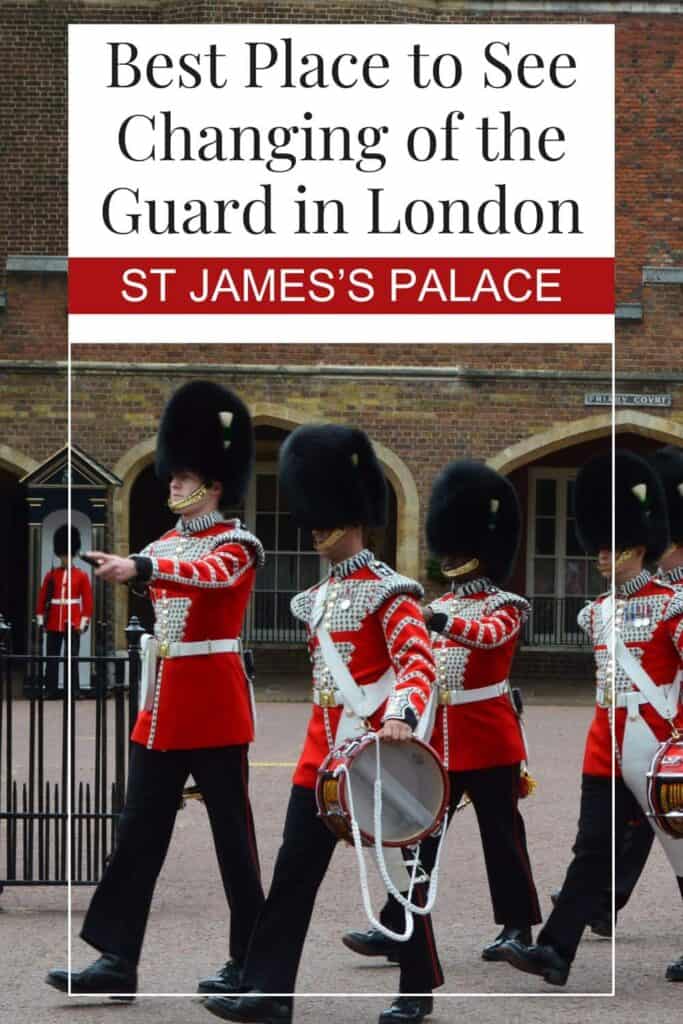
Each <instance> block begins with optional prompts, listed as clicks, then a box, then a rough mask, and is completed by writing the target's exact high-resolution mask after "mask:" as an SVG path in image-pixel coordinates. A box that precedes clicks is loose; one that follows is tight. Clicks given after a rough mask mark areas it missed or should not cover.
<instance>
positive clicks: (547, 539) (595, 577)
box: [526, 469, 605, 646]
mask: <svg viewBox="0 0 683 1024" xmlns="http://www.w3.org/2000/svg"><path fill="white" fill-rule="evenodd" d="M576 472H577V471H576V470H575V469H532V470H531V471H530V474H529V519H528V544H527V588H526V589H527V594H528V595H529V596H530V599H531V604H532V616H531V620H530V623H529V626H528V628H527V639H528V640H529V641H530V642H531V643H534V644H537V645H545V644H547V645H553V646H554V645H558V644H560V645H564V644H568V645H578V644H582V643H583V642H584V637H583V634H582V633H581V631H580V630H579V628H578V626H577V624H576V616H577V615H578V613H579V611H580V609H581V608H582V607H583V605H584V604H585V603H586V601H587V600H590V599H591V598H593V597H595V596H596V595H597V594H599V593H601V591H603V590H604V589H605V583H604V580H603V579H602V577H601V576H600V575H599V573H598V572H597V569H596V568H595V559H593V558H591V557H590V556H588V555H586V554H585V553H584V551H583V548H582V547H581V545H580V544H579V540H578V537H577V535H576V525H575V518H574V488H575V479H576Z"/></svg>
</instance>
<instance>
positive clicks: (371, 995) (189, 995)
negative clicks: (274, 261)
mask: <svg viewBox="0 0 683 1024" xmlns="http://www.w3.org/2000/svg"><path fill="white" fill-rule="evenodd" d="M74 344H79V342H72V340H71V337H70V336H69V338H68V355H67V403H68V405H67V444H68V456H67V466H68V468H69V482H68V488H67V500H68V520H67V521H68V523H69V526H70V525H71V443H72V404H71V399H72V390H71V373H72V345H74ZM131 344H136V343H135V342H132V343H131ZM173 344H181V343H180V342H174V343H173ZM184 344H185V345H187V344H188V343H187V342H186V343H184ZM189 344H192V343H191V342H190V343H189ZM196 344H201V343H200V342H197V343H196ZM453 344H459V343H457V342H455V343H453ZM463 344H464V343H463ZM501 344H503V342H501ZM611 350H612V368H611V389H612V520H613V536H614V449H615V437H616V406H615V401H614V396H615V393H616V351H615V345H614V343H612V345H611ZM612 562H613V563H614V552H613V558H612ZM612 586H613V587H614V577H613V578H612ZM612 629H613V634H614V623H613V626H612ZM70 655H71V650H70V647H69V649H68V656H69V662H68V683H67V685H68V687H69V693H68V701H69V707H68V709H67V737H68V748H69V750H68V754H67V777H68V779H71V776H72V772H73V766H72V764H71V730H72V728H73V722H72V716H71V660H70ZM614 766H615V749H614V740H613V742H612V920H614V918H615V903H614V884H615V868H616V851H615V842H614V825H615V813H614V799H615V781H616V780H615V776H614ZM70 793H71V786H70V785H68V786H67V832H68V834H69V835H70V834H71V827H72V813H73V811H72V807H71V798H70ZM66 867H67V971H68V972H69V973H71V971H72V964H73V942H72V938H71V933H72V895H73V893H72V878H71V875H72V864H71V843H70V842H67V860H66ZM611 946H612V972H611V973H612V976H611V988H610V991H609V992H430V993H424V992H423V993H401V994H402V995H422V996H424V995H430V996H432V997H433V998H434V999H437V1000H439V999H610V998H614V996H615V995H616V937H615V933H614V929H613V931H612V939H611ZM539 980H540V979H539ZM131 994H132V993H131ZM396 994H397V993H396V989H395V988H394V989H393V990H392V991H388V992H269V993H268V995H269V996H271V997H274V998H280V997H288V998H289V997H293V998H295V999H333V998H339V997H343V998H347V999H348V998H351V999H387V998H389V999H391V998H393V997H395V995H396ZM120 996H121V993H116V992H113V993H106V992H103V993H97V994H96V995H81V994H76V993H73V992H71V990H70V987H69V990H68V992H67V997H68V998H69V999H84V1000H97V1001H102V1000H103V999H107V998H111V997H120ZM135 996H136V998H137V999H169V998H172V999H195V1000H196V999H197V998H198V993H197V992H136V993H135Z"/></svg>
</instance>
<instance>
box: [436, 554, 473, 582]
mask: <svg viewBox="0 0 683 1024" xmlns="http://www.w3.org/2000/svg"><path fill="white" fill-rule="evenodd" d="M478 568H479V559H478V558H471V559H470V560H469V562H465V563H464V565H458V566H456V568H455V569H442V570H441V574H442V575H443V576H446V577H447V578H448V579H449V580H452V579H456V578H457V577H458V576H465V575H466V574H467V573H468V572H474V570H475V569H478Z"/></svg>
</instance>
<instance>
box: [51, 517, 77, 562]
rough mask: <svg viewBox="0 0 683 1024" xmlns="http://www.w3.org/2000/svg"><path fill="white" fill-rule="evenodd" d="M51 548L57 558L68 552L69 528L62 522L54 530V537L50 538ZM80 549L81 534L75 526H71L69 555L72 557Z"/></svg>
mask: <svg viewBox="0 0 683 1024" xmlns="http://www.w3.org/2000/svg"><path fill="white" fill-rule="evenodd" d="M52 548H53V550H54V553H55V554H56V555H57V558H61V556H62V555H68V553H69V528H68V526H67V524H66V523H62V525H61V526H58V527H57V529H56V530H55V534H54V537H53V538H52ZM80 550H81V535H80V533H79V532H78V530H77V528H76V527H75V526H72V527H71V557H72V558H73V557H74V556H75V555H77V554H78V552H79V551H80Z"/></svg>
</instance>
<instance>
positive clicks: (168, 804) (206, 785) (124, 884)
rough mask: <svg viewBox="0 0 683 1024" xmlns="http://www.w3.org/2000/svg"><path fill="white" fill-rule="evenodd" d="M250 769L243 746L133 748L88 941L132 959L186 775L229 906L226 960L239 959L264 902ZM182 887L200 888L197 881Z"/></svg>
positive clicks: (85, 931)
mask: <svg viewBox="0 0 683 1024" xmlns="http://www.w3.org/2000/svg"><path fill="white" fill-rule="evenodd" d="M248 770H249V769H248V760H247V745H246V744H243V745H240V746H231V747H209V748H206V749H201V750H166V751H160V750H147V749H146V748H145V747H143V746H141V744H139V743H132V744H131V753H130V773H129V777H128V789H127V791H126V803H125V807H124V809H123V813H122V814H121V817H120V819H119V827H118V835H117V838H116V846H115V848H114V852H113V854H112V857H111V860H110V861H109V863H108V865H107V867H106V868H105V871H104V874H103V875H102V879H101V881H100V883H99V885H98V886H97V889H96V890H95V894H94V896H93V898H92V901H91V903H90V906H89V908H88V912H87V914H86V917H85V921H84V922H83V928H82V931H81V937H82V938H83V939H85V941H86V942H88V943H90V945H91V946H94V947H95V948H96V949H99V950H100V952H104V953H114V954H116V955H118V956H122V957H124V958H125V959H126V960H129V961H131V962H133V963H137V962H138V960H139V958H140V950H141V948H142V942H143V939H144V935H145V927H146V924H147V917H148V914H149V908H150V905H151V902H152V895H153V893H154V886H155V884H156V880H157V877H158V875H159V872H160V871H161V867H162V865H163V863H164V859H165V857H166V852H167V850H168V846H169V842H170V839H171V833H172V832H173V825H174V823H175V817H176V814H177V812H178V808H179V806H180V800H181V796H182V792H183V787H184V785H185V782H186V780H187V778H188V776H189V775H192V776H193V778H194V780H195V782H196V783H197V785H198V787H199V789H200V791H201V794H202V796H203V797H204V800H205V802H206V809H207V811H208V815H209V821H210V823H211V830H212V832H213V841H214V844H215V847H216V854H217V856H218V864H219V867H220V871H221V878H222V880H223V888H224V889H225V896H226V899H227V901H228V904H229V906H230V956H231V957H232V958H233V959H235V960H237V961H239V962H241V961H243V960H244V957H245V954H246V950H247V944H248V942H249V936H250V935H251V932H252V929H253V927H254V922H255V920H256V916H257V914H258V912H259V910H260V909H261V906H262V905H263V889H262V888H261V875H260V869H259V861H258V852H257V849H256V837H255V833H254V822H253V818H252V814H251V805H250V802H249V791H248ZM188 883H189V884H192V885H197V884H201V879H196V878H192V879H189V880H188Z"/></svg>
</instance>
